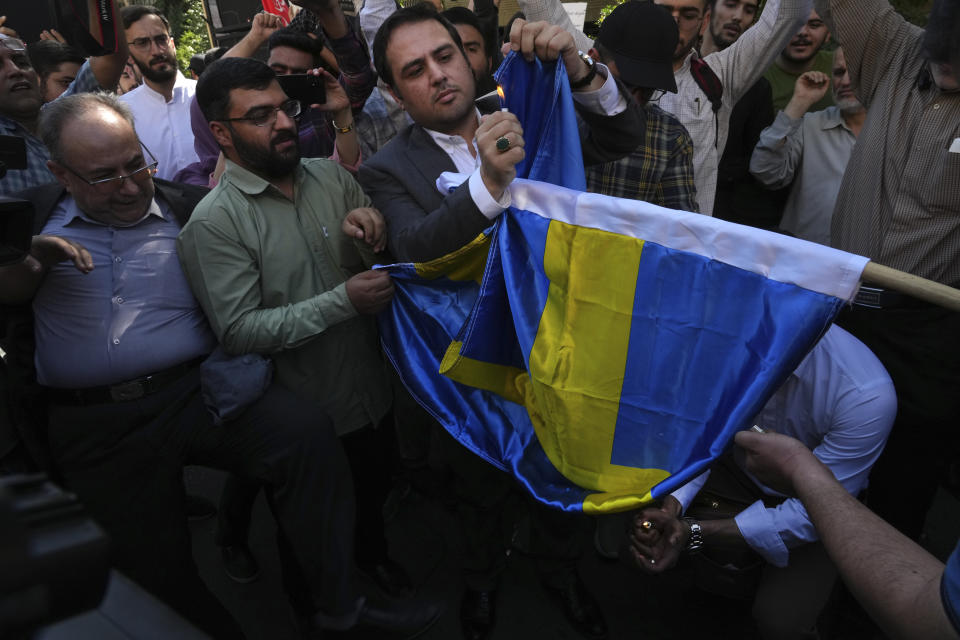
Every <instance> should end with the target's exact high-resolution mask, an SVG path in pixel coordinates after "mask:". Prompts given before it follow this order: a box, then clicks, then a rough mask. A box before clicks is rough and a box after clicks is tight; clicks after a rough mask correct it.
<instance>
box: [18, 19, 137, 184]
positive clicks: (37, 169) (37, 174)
mask: <svg viewBox="0 0 960 640" xmlns="http://www.w3.org/2000/svg"><path fill="white" fill-rule="evenodd" d="M96 6H97V3H95V2H91V3H89V9H90V12H91V14H92V15H91V16H90V18H91V20H90V24H91V25H93V26H92V27H91V33H90V35H91V36H92V37H93V38H94V39H95V40H96V41H97V42H100V41H101V40H100V26H99V25H100V23H99V18H98V17H97V15H96ZM109 7H110V11H112V12H113V13H114V14H115V13H116V12H115V10H114V8H113V3H112V2H111V3H109ZM15 34H16V32H15V31H13V29H12V28H10V27H8V26H4V27H0V135H5V136H16V137H18V138H22V139H23V141H24V143H25V146H26V152H27V166H26V168H25V169H8V170H7V174H6V176H5V177H4V178H3V179H2V180H0V195H9V194H11V193H14V192H16V191H21V190H23V189H27V188H29V187H35V186H38V185H41V184H45V183H48V182H53V181H54V177H53V174H52V173H50V170H49V169H48V168H47V160H49V159H50V154H49V153H48V152H47V149H46V147H45V146H44V144H43V142H41V141H40V138H39V136H38V135H37V121H38V120H39V118H40V108H41V106H42V105H43V98H42V96H41V92H40V86H39V80H38V77H37V71H36V69H34V67H33V65H32V64H31V62H30V58H29V57H28V55H27V50H26V44H25V43H24V42H22V41H21V40H20V39H19V38H18V37H16V35H15ZM126 58H127V46H126V43H124V42H123V41H122V40H121V42H119V43H118V48H117V51H115V52H114V53H111V54H108V55H102V56H92V57H91V58H90V59H89V60H87V61H86V62H84V63H83V64H82V65H81V66H80V69H79V71H77V74H76V77H75V78H74V80H73V81H72V82H71V83H70V85H69V86H68V87H67V89H66V90H65V91H64V92H63V94H62V95H64V96H68V95H73V94H76V93H83V92H85V91H96V90H97V89H106V90H108V91H112V90H113V88H114V87H116V86H117V80H118V79H119V78H120V73H121V71H122V70H123V62H124V60H126Z"/></svg>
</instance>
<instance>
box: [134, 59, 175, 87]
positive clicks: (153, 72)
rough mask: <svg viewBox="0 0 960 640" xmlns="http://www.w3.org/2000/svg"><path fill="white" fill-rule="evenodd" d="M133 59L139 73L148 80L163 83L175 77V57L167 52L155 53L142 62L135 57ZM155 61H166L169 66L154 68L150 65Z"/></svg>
mask: <svg viewBox="0 0 960 640" xmlns="http://www.w3.org/2000/svg"><path fill="white" fill-rule="evenodd" d="M133 61H134V62H135V63H136V65H137V68H138V69H140V74H141V75H142V76H143V77H144V79H145V80H149V81H150V82H156V83H163V82H167V81H168V80H171V79H172V78H175V77H177V59H176V58H174V57H173V56H172V55H171V54H169V53H162V54H158V55H155V56H153V57H152V58H150V60H148V61H147V62H142V61H141V60H139V59H137V58H134V59H133ZM155 62H166V63H167V65H169V66H168V67H167V68H166V69H154V68H153V67H151V66H150V65H151V64H153V63H155Z"/></svg>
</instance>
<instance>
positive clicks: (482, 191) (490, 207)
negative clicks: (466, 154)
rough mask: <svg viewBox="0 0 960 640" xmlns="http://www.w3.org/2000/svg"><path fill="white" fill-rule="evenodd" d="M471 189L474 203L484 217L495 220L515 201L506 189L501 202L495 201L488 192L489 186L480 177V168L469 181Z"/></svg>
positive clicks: (471, 175) (472, 174)
mask: <svg viewBox="0 0 960 640" xmlns="http://www.w3.org/2000/svg"><path fill="white" fill-rule="evenodd" d="M468 182H469V188H470V197H471V198H472V199H473V203H474V204H475V205H477V209H480V213H482V214H483V215H484V217H486V218H488V219H490V220H493V219H494V218H496V217H497V216H498V215H500V214H501V213H503V210H504V209H506V208H507V207H509V206H510V203H511V202H513V199H512V198H511V197H510V189H509V188H508V189H506V190H504V192H503V195H502V196H500V199H499V200H494V199H493V196H492V195H490V192H489V191H487V185H485V184H483V178H482V177H480V168H479V167H477V168H476V169H475V170H474V172H473V173H471V174H470V178H469V179H468Z"/></svg>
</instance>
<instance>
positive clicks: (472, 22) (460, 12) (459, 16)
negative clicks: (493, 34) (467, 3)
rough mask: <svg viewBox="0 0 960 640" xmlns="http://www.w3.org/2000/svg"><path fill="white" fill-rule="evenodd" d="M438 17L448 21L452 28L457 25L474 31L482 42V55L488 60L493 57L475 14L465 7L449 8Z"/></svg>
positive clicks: (489, 44) (488, 40) (488, 41)
mask: <svg viewBox="0 0 960 640" xmlns="http://www.w3.org/2000/svg"><path fill="white" fill-rule="evenodd" d="M440 15H441V16H443V17H444V18H446V19H447V20H449V21H450V24H452V25H453V26H454V27H456V26H457V25H458V24H465V25H467V26H470V27H473V28H474V29H476V30H477V33H479V34H480V38H481V40H482V41H483V53H484V55H485V56H486V57H488V58H490V57H493V47H492V46H491V43H490V39H489V38H488V37H487V33H486V32H485V31H484V30H483V26H481V24H480V19H479V18H477V14H475V13H474V12H473V11H470V9H467V8H466V7H450V8H449V9H447V10H446V11H444V12H443V13H441V14H440ZM458 33H459V32H458Z"/></svg>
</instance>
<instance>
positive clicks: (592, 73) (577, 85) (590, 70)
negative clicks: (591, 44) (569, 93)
mask: <svg viewBox="0 0 960 640" xmlns="http://www.w3.org/2000/svg"><path fill="white" fill-rule="evenodd" d="M577 55H578V56H580V59H581V60H583V63H584V64H585V65H587V75H585V76H583V77H582V78H580V79H579V80H577V81H576V82H571V83H570V88H571V89H582V88H584V87H585V86H587V85H588V84H590V83H591V82H593V79H594V78H595V77H596V76H597V65H596V64H594V62H593V58H591V57H590V56H588V55H587V54H585V53H584V52H583V51H577Z"/></svg>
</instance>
